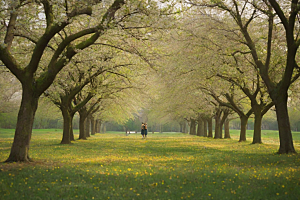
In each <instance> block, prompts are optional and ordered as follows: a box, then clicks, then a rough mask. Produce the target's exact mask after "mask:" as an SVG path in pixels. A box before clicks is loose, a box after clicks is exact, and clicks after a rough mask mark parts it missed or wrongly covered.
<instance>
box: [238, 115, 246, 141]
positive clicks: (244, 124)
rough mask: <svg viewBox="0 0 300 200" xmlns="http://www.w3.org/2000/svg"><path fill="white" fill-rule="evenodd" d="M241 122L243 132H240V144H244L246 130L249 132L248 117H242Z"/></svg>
mask: <svg viewBox="0 0 300 200" xmlns="http://www.w3.org/2000/svg"><path fill="white" fill-rule="evenodd" d="M240 120H241V131H240V140H239V142H243V141H246V130H247V123H248V117H247V116H245V115H243V116H240Z"/></svg>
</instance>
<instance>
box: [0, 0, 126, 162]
mask: <svg viewBox="0 0 300 200" xmlns="http://www.w3.org/2000/svg"><path fill="white" fill-rule="evenodd" d="M100 3H101V1H87V2H77V3H76V4H72V3H71V1H65V2H64V3H62V4H61V5H55V3H53V2H51V1H48V0H42V1H26V0H22V1H11V2H9V4H7V5H5V6H6V8H7V9H5V11H7V14H6V16H7V21H8V24H7V27H6V32H5V35H2V39H3V43H2V44H1V45H0V60H1V61H2V62H3V63H4V65H5V66H6V67H7V68H8V69H9V70H10V71H11V73H13V74H14V75H15V76H16V77H17V79H18V80H19V81H20V82H21V85H22V89H23V91H22V102H21V106H20V110H19V114H18V121H17V125H16V131H15V137H14V142H13V145H12V148H11V152H10V155H9V157H8V159H7V160H6V162H16V161H30V160H31V159H30V157H29V144H30V139H31V134H32V125H33V120H34V116H35V111H36V109H37V106H38V99H39V97H40V96H41V95H42V94H43V92H44V91H45V90H46V89H47V88H48V87H49V86H50V85H51V84H52V82H53V80H54V79H55V77H56V75H57V73H58V72H59V71H61V70H62V69H63V68H64V67H65V66H66V65H67V64H68V63H69V62H70V60H72V58H73V57H74V56H75V55H76V54H77V53H78V52H80V50H84V49H85V48H87V47H89V46H90V45H92V44H93V43H95V42H96V41H97V39H98V38H99V37H100V36H101V35H103V34H104V33H105V32H106V30H108V29H110V28H111V27H113V26H114V25H113V23H114V21H113V20H114V18H115V14H116V12H117V11H118V10H120V9H121V7H122V6H123V5H124V4H125V3H124V1H123V0H115V1H114V2H113V3H112V4H111V6H109V7H106V6H103V7H102V8H103V11H104V14H102V15H100V14H99V15H98V14H97V15H92V11H93V6H96V5H98V4H100ZM40 6H41V7H42V8H43V10H42V11H41V10H39V8H40ZM26 9H29V10H30V11H33V10H34V9H35V10H37V12H25V11H26ZM32 13H36V14H35V16H32V17H34V18H35V20H36V21H43V20H44V22H42V23H38V25H40V26H39V29H38V30H36V27H37V24H36V23H32V22H27V23H22V22H24V21H25V20H28V19H33V18H32V17H30V18H26V15H31V14H32ZM42 15H44V16H45V17H41V16H42ZM81 16H90V19H91V18H94V17H99V18H98V22H97V23H94V24H88V26H85V27H81V28H79V29H77V31H76V30H75V28H74V27H75V26H73V28H72V25H76V24H77V25H78V22H79V23H80V20H81V22H83V21H86V20H87V19H88V18H89V17H87V18H85V17H81ZM21 23H22V26H21ZM25 25H27V27H25ZM77 28H78V26H77ZM67 29H68V30H67ZM24 30H27V31H28V30H31V31H36V32H34V33H32V34H28V32H26V31H24ZM58 36H61V39H58ZM16 37H21V38H22V39H26V41H27V43H26V44H29V42H28V41H30V42H32V43H31V44H30V45H29V47H30V48H31V49H30V51H28V49H27V51H28V53H29V55H28V56H29V57H30V58H29V60H28V61H24V60H23V61H22V60H21V61H20V60H19V61H18V57H17V55H16V54H15V51H16V48H15V47H16V45H17V44H18V43H17V42H14V41H15V38H16ZM24 46H26V45H24ZM24 46H23V47H24ZM27 48H28V47H27ZM17 50H18V51H20V50H19V49H17ZM23 50H25V49H23ZM51 54H52V55H51ZM47 56H48V57H49V58H46V57H47ZM43 65H44V66H45V67H44V66H43Z"/></svg>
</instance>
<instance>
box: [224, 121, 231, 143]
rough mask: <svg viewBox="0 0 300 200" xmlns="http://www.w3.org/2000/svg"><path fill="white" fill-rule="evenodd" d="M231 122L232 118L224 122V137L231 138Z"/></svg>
mask: <svg viewBox="0 0 300 200" xmlns="http://www.w3.org/2000/svg"><path fill="white" fill-rule="evenodd" d="M229 122H230V120H229V119H228V118H227V119H226V120H225V123H224V131H225V135H224V138H226V139H230V132H229Z"/></svg>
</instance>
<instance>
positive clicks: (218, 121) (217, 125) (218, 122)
mask: <svg viewBox="0 0 300 200" xmlns="http://www.w3.org/2000/svg"><path fill="white" fill-rule="evenodd" d="M221 114H222V111H221V109H219V108H218V109H217V112H216V114H215V137H214V139H220V138H222V136H221V133H220V130H221V127H220V126H221V119H220V117H221Z"/></svg>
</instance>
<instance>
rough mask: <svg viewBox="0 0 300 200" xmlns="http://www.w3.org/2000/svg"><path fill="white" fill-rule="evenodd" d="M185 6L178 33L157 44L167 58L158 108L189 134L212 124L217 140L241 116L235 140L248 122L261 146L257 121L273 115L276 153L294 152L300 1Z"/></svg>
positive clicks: (197, 0)
mask: <svg viewBox="0 0 300 200" xmlns="http://www.w3.org/2000/svg"><path fill="white" fill-rule="evenodd" d="M185 6H186V9H185V12H183V13H182V15H181V16H180V19H179V20H178V26H179V27H180V28H179V29H176V30H171V31H170V34H169V35H168V38H165V40H164V41H162V44H163V45H164V47H165V51H164V52H167V53H168V54H169V56H168V57H167V58H164V60H162V63H163V66H161V67H160V70H161V71H160V72H161V73H160V76H159V77H160V82H161V87H162V88H163V89H161V91H163V95H162V96H161V97H159V98H158V99H157V107H159V110H162V108H164V110H165V111H166V113H167V114H168V115H171V116H172V117H173V119H174V120H178V121H180V120H182V121H184V120H185V121H188V123H189V125H190V131H191V134H195V132H196V124H198V127H203V126H204V127H210V126H207V125H203V124H205V123H211V119H212V118H214V120H215V124H216V126H215V136H214V137H215V138H220V137H221V129H222V127H223V126H224V125H225V127H226V128H225V130H226V129H227V124H228V122H229V121H230V120H232V119H235V118H239V119H240V124H241V127H240V128H241V132H240V141H245V140H246V128H247V122H248V119H249V118H250V117H252V116H253V117H254V134H253V143H261V142H262V140H261V127H262V118H263V116H264V115H265V114H266V113H267V112H268V111H269V110H270V109H272V111H274V112H275V113H276V119H277V125H278V129H279V138H280V147H279V150H278V153H294V152H295V149H294V145H293V138H292V133H291V124H290V118H289V112H288V107H291V108H292V107H294V108H295V107H297V103H298V102H299V101H298V99H299V98H298V92H297V90H298V89H299V87H298V84H299V82H298V81H297V80H298V77H299V76H300V73H299V66H298V60H299V59H298V57H299V56H298V54H297V52H298V47H299V45H300V39H299V37H298V36H299V31H300V29H299V27H300V23H299V20H297V19H298V17H299V11H300V3H299V1H297V0H293V1H288V2H285V1H276V0H264V1H246V0H245V1H237V0H230V1H222V0H214V1H204V0H203V1H201V0H189V1H186V2H185ZM170 88H172V89H170ZM290 110H293V109H290ZM293 112H294V113H295V112H297V111H293ZM290 113H292V111H290ZM182 123H183V122H182ZM200 130H201V128H200ZM201 135H202V133H201Z"/></svg>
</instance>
